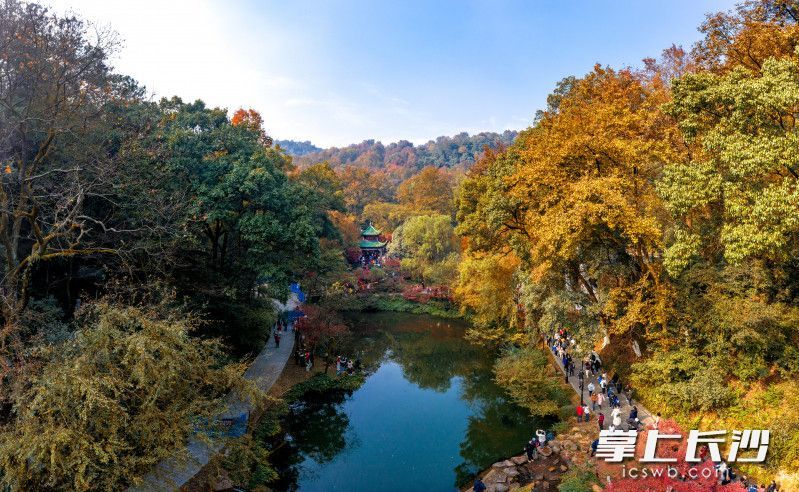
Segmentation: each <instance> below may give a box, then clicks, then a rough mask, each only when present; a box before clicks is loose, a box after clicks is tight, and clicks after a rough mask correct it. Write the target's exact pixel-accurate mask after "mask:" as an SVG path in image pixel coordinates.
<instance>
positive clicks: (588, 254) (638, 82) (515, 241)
mask: <svg viewBox="0 0 799 492" xmlns="http://www.w3.org/2000/svg"><path fill="white" fill-rule="evenodd" d="M562 87H563V90H562V91H560V92H561V93H560V94H558V97H556V98H552V99H550V106H549V108H548V110H547V111H546V112H545V113H544V114H542V115H541V117H540V118H539V120H538V123H537V124H536V125H535V126H534V127H532V128H530V129H528V130H527V131H525V132H523V133H522V134H520V135H519V137H518V138H517V140H516V143H515V144H514V145H513V146H511V147H510V148H508V149H507V150H506V151H504V152H503V153H501V154H500V155H498V156H495V157H490V158H489V159H488V160H487V162H486V163H485V164H484V165H479V164H478V166H476V170H475V171H473V172H472V174H471V175H469V177H467V179H466V181H465V182H464V184H463V187H462V189H463V191H461V192H460V195H461V197H460V203H461V210H460V212H459V215H458V218H459V220H460V221H461V224H460V226H459V231H461V233H462V234H464V235H465V236H466V237H467V239H468V248H469V250H472V251H487V252H493V253H503V254H505V253H507V252H508V251H513V253H514V254H515V255H516V256H517V257H519V258H520V259H522V261H523V263H524V264H525V269H526V271H527V274H528V275H529V276H530V280H531V281H532V282H533V283H536V284H539V285H541V286H542V288H545V289H547V290H548V291H549V293H550V296H553V295H554V296H557V297H560V298H563V302H560V301H559V302H558V303H556V304H560V305H562V306H574V305H581V306H582V311H581V313H582V315H584V316H588V317H589V318H591V319H589V320H587V321H589V322H586V323H582V326H585V327H586V328H589V327H591V326H596V323H597V322H598V323H600V326H602V327H604V328H605V329H608V330H610V331H612V332H614V333H618V334H621V333H629V332H630V330H637V331H638V334H639V335H641V334H643V331H642V330H644V329H649V328H648V327H651V326H653V325H656V324H658V323H664V322H665V321H666V319H665V316H666V315H665V313H664V309H665V297H664V294H665V290H664V288H663V287H662V286H661V284H662V282H661V279H662V271H661V267H660V264H659V250H660V248H661V229H660V227H661V223H662V222H661V218H662V217H663V216H665V212H664V211H663V208H662V204H661V202H660V198H659V197H658V195H657V194H656V193H655V188H654V180H655V178H656V177H657V176H658V175H659V173H660V170H661V168H662V166H663V165H664V163H665V162H666V161H668V160H670V159H671V158H672V156H673V155H674V154H675V150H674V147H672V146H671V145H670V139H669V135H670V134H671V132H672V127H671V126H670V125H669V123H668V121H667V120H666V119H665V118H664V117H663V115H662V113H661V112H660V111H659V109H658V108H659V105H660V104H662V103H663V102H664V100H665V96H664V94H662V93H661V92H660V91H656V90H653V89H652V88H651V87H649V86H648V84H647V81H646V80H645V79H643V77H642V76H641V75H639V74H636V73H633V72H630V71H626V70H623V71H618V72H617V71H614V70H611V69H606V68H601V67H596V68H595V69H594V71H593V72H591V73H589V74H588V75H586V76H585V77H584V78H582V79H577V80H572V79H568V80H567V81H565V82H564V84H563V85H562ZM547 297H548V296H546V295H545V296H543V297H541V298H540V301H541V302H543V300H544V299H546V298H547ZM567 297H568V298H569V299H568V301H567V299H566V298H567ZM550 305H553V303H550ZM568 309H570V310H571V309H572V308H568ZM573 314H576V313H573ZM645 327H647V328H645ZM598 335H599V333H598V332H597V331H596V328H590V331H589V332H588V333H585V336H587V337H588V338H589V339H594V338H596V337H597V336H598Z"/></svg>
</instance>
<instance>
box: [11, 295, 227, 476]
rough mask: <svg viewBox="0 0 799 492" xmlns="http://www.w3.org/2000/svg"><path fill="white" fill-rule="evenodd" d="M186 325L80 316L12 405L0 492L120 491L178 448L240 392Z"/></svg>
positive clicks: (127, 316) (98, 308)
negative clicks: (195, 424) (199, 423)
mask: <svg viewBox="0 0 799 492" xmlns="http://www.w3.org/2000/svg"><path fill="white" fill-rule="evenodd" d="M193 326H194V323H193V321H192V319H191V318H188V319H187V317H186V316H180V315H174V314H171V313H167V314H166V315H162V314H160V313H157V312H155V311H153V310H149V309H145V308H134V307H119V306H112V305H109V304H105V303H99V304H96V305H93V306H90V307H89V308H87V309H85V310H84V312H83V313H81V316H80V318H79V320H78V322H77V327H78V329H77V331H76V334H75V336H74V338H72V339H70V340H68V341H66V342H64V343H62V344H61V345H60V346H58V347H57V350H55V351H54V354H55V355H54V356H53V358H52V359H51V360H49V361H47V363H46V364H45V366H44V367H43V369H42V371H41V373H40V374H39V375H38V376H36V377H34V378H32V380H31V384H30V387H29V388H28V389H27V390H26V391H24V392H22V393H21V394H20V395H18V396H17V398H16V400H17V401H16V407H17V409H18V414H17V416H16V420H15V421H13V422H11V423H10V424H9V425H8V426H7V427H6V428H4V429H2V430H0V469H3V470H4V472H5V475H4V476H2V477H0V489H2V488H3V486H7V487H9V488H10V489H12V490H43V489H47V490H61V489H64V490H88V489H90V488H91V489H97V490H120V489H123V488H125V487H126V486H127V485H130V484H132V483H134V482H135V481H136V479H137V478H138V477H140V476H141V475H142V474H143V473H144V472H146V471H147V470H149V469H150V468H151V467H152V466H153V465H154V464H156V463H158V462H159V461H160V460H161V459H163V458H165V457H167V456H170V455H172V454H174V453H175V451H176V449H178V448H181V447H182V446H183V444H184V443H185V441H186V438H187V437H188V435H189V434H190V433H191V432H192V429H193V425H192V422H196V421H197V420H198V419H210V418H212V417H213V416H214V415H216V414H217V412H219V411H220V410H221V408H222V407H223V399H222V397H223V396H224V395H225V394H227V393H228V391H230V390H231V389H233V388H234V386H237V385H238V384H239V383H241V378H240V374H241V372H242V369H243V368H242V367H241V366H239V365H228V366H224V365H222V364H220V361H221V360H222V358H223V353H224V352H223V350H222V347H221V346H220V344H219V343H218V342H216V341H213V340H197V339H194V338H191V337H190V336H189V335H188V333H189V331H190V330H191V329H192V328H193Z"/></svg>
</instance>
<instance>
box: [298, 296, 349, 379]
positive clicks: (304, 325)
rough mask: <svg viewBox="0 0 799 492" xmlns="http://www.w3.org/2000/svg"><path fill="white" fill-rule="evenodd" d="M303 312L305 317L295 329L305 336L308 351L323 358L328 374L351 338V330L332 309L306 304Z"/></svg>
mask: <svg viewBox="0 0 799 492" xmlns="http://www.w3.org/2000/svg"><path fill="white" fill-rule="evenodd" d="M302 311H303V313H305V316H303V317H302V318H300V319H299V320H298V321H297V323H296V324H295V329H297V330H298V331H299V332H300V333H301V334H302V335H304V336H305V343H306V345H307V347H308V350H310V351H311V352H312V353H314V354H317V355H320V356H321V357H322V360H323V361H324V363H325V373H327V370H328V368H329V367H330V365H331V364H332V363H333V362H334V361H335V360H336V356H337V355H338V354H339V352H340V351H341V349H342V348H343V346H344V343H345V341H346V340H347V337H349V335H350V330H349V328H347V325H346V324H345V323H344V321H343V320H342V319H341V317H340V316H339V315H338V313H337V312H336V311H334V310H332V309H328V308H325V307H322V306H315V305H309V304H306V305H304V306H303V307H302Z"/></svg>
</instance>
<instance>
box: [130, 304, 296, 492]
mask: <svg viewBox="0 0 799 492" xmlns="http://www.w3.org/2000/svg"><path fill="white" fill-rule="evenodd" d="M292 297H293V298H292V299H289V301H288V302H287V305H286V306H282V305H281V306H280V307H281V308H282V310H292V309H294V308H296V307H297V305H298V302H297V300H296V296H292ZM266 345H267V346H266V347H265V348H264V349H263V350H262V351H261V353H260V354H258V357H256V358H255V360H253V362H252V364H251V365H250V367H249V368H248V369H247V371H246V372H245V373H244V377H245V378H246V379H249V380H251V381H253V382H255V384H256V385H257V386H258V388H259V389H260V390H261V391H264V392H265V391H268V390H269V388H271V387H272V385H274V384H275V381H277V379H278V377H280V373H281V372H283V368H284V367H285V365H286V361H288V360H289V358H290V357H291V354H292V351H293V348H294V331H293V330H289V331H287V332H285V333H284V334H283V337H282V339H281V340H280V348H276V347H275V342H274V340H273V339H270V340H269V341H268V342H267V344H266ZM250 410H251V405H250V404H249V402H246V401H243V400H242V399H241V398H240V397H238V396H237V395H235V394H233V393H231V394H230V395H228V405H227V410H226V411H225V412H224V413H223V414H222V415H221V416H220V417H223V418H224V417H236V416H239V415H241V414H242V413H249V411H250ZM223 446H224V440H223V439H217V440H213V441H210V442H208V441H206V440H201V439H198V438H197V437H194V436H192V437H191V438H190V439H189V442H188V443H187V444H186V454H187V455H188V456H185V457H183V458H169V459H165V460H163V461H162V462H160V463H159V464H158V465H156V466H155V467H154V468H153V469H152V470H151V471H150V472H149V473H148V474H147V475H145V476H144V479H143V480H144V481H143V482H142V484H141V485H139V486H138V487H131V488H129V489H128V491H129V492H150V491H158V492H161V491H166V490H177V489H178V488H180V487H181V486H182V485H183V484H185V483H186V482H188V481H189V480H190V479H191V478H192V477H193V476H194V475H196V474H197V473H198V472H199V471H200V470H201V469H202V467H203V466H205V465H207V464H208V461H209V460H210V459H211V457H212V456H213V455H214V454H216V453H218V452H219V451H220V450H221V449H222V447H223Z"/></svg>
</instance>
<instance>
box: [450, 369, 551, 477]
mask: <svg viewBox="0 0 799 492" xmlns="http://www.w3.org/2000/svg"><path fill="white" fill-rule="evenodd" d="M489 367H490V366H489ZM461 398H463V399H464V400H465V401H467V402H469V404H470V405H471V406H472V407H473V408H474V411H475V413H474V415H472V416H471V417H469V423H468V426H467V429H466V435H465V436H464V438H463V441H462V442H461V445H460V455H461V457H462V458H463V463H461V464H460V465H458V466H457V467H456V468H455V474H456V483H455V485H456V486H459V485H462V484H464V483H466V482H468V481H469V479H470V478H471V476H472V474H474V473H476V472H478V471H480V470H482V469H484V468H485V467H487V466H489V465H491V464H492V463H495V462H496V461H498V460H501V459H505V458H507V457H508V456H509V455H510V454H519V453H521V452H522V450H523V448H524V444H525V441H526V440H527V439H529V438H530V437H531V436H532V435H533V434H534V432H535V429H536V428H538V427H539V426H541V425H544V422H542V421H539V420H536V419H533V418H532V417H531V416H530V415H529V413H528V412H527V411H525V410H524V409H522V408H520V407H519V406H517V405H515V404H513V403H511V402H510V401H509V398H508V397H507V394H506V393H505V390H504V389H502V388H501V387H499V386H498V385H497V384H496V383H494V374H493V372H492V371H491V370H490V369H488V368H481V370H475V371H473V372H472V373H471V374H470V375H469V376H468V377H465V378H464V379H463V384H462V389H461ZM517 447H518V449H517Z"/></svg>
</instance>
